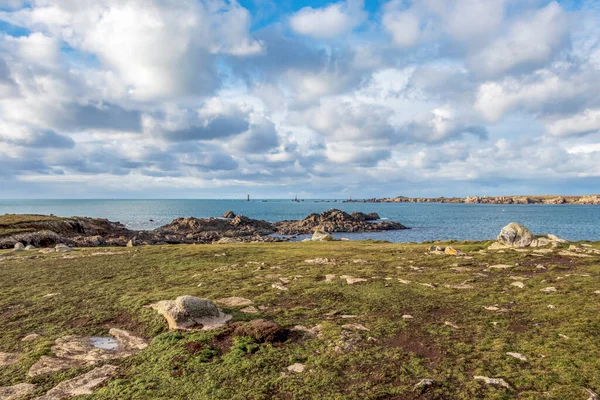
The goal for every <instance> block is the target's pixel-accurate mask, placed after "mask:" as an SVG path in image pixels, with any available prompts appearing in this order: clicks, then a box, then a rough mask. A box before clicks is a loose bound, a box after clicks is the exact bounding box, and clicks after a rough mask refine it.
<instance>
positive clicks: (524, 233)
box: [498, 222, 535, 248]
mask: <svg viewBox="0 0 600 400" xmlns="http://www.w3.org/2000/svg"><path fill="white" fill-rule="evenodd" d="M534 240H535V235H534V234H533V233H531V231H529V229H527V228H526V227H524V226H523V225H521V224H518V223H516V222H511V223H510V224H508V225H506V226H505V227H504V228H502V231H500V235H498V242H500V243H501V244H503V245H506V246H510V247H519V248H521V247H527V246H529V245H530V244H531V242H533V241H534Z"/></svg>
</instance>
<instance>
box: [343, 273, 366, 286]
mask: <svg viewBox="0 0 600 400" xmlns="http://www.w3.org/2000/svg"><path fill="white" fill-rule="evenodd" d="M340 278H341V279H345V280H346V283H347V284H348V285H354V284H355V283H360V282H367V279H364V278H355V277H353V276H350V275H342V276H340Z"/></svg>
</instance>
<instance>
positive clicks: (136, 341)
mask: <svg viewBox="0 0 600 400" xmlns="http://www.w3.org/2000/svg"><path fill="white" fill-rule="evenodd" d="M108 333H109V334H110V335H112V336H114V338H115V339H117V342H118V343H119V347H118V350H119V352H120V353H121V354H120V355H121V356H126V355H124V354H123V353H126V352H127V353H134V352H137V351H140V350H144V349H145V348H146V347H148V342H147V341H146V340H145V339H142V338H140V337H138V336H135V335H133V334H131V333H130V332H127V331H125V330H123V329H117V328H112V329H110V330H109V331H108Z"/></svg>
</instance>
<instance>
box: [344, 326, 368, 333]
mask: <svg viewBox="0 0 600 400" xmlns="http://www.w3.org/2000/svg"><path fill="white" fill-rule="evenodd" d="M342 329H346V330H349V331H363V332H368V331H370V329H369V328H367V327H366V326H364V325H362V324H346V325H342Z"/></svg>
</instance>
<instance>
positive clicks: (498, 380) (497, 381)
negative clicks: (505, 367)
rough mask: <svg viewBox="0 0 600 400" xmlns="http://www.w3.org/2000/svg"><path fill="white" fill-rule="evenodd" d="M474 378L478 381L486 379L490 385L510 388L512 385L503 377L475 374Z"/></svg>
mask: <svg viewBox="0 0 600 400" xmlns="http://www.w3.org/2000/svg"><path fill="white" fill-rule="evenodd" d="M473 379H475V380H477V381H484V382H485V383H486V384H488V385H492V386H502V387H505V388H507V389H510V385H509V384H508V383H507V382H506V381H505V380H504V379H502V378H488V377H487V376H481V375H475V376H474V377H473Z"/></svg>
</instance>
